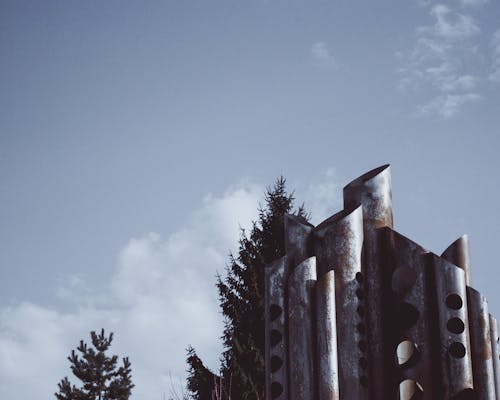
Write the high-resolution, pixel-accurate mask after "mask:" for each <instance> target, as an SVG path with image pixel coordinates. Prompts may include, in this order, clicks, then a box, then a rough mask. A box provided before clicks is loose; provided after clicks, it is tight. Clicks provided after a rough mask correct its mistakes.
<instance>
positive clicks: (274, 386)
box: [271, 382, 283, 399]
mask: <svg viewBox="0 0 500 400" xmlns="http://www.w3.org/2000/svg"><path fill="white" fill-rule="evenodd" d="M281 393H283V386H281V383H279V382H273V383H271V397H272V398H273V399H275V398H276V397H278V396H279V395H280V394H281Z"/></svg>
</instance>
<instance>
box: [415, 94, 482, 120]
mask: <svg viewBox="0 0 500 400" xmlns="http://www.w3.org/2000/svg"><path fill="white" fill-rule="evenodd" d="M478 100H481V96H480V95H479V94H477V93H466V94H448V95H442V96H437V97H436V98H434V99H433V100H431V101H430V102H429V103H427V104H424V105H421V106H419V107H418V109H419V113H420V114H421V115H426V116H430V115H438V116H440V117H443V118H450V117H453V116H454V115H455V114H457V112H458V111H459V110H460V108H461V107H462V106H463V105H464V104H466V103H470V102H476V101H478Z"/></svg>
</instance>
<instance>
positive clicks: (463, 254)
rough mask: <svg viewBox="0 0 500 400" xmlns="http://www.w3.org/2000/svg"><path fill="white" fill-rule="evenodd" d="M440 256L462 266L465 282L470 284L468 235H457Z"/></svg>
mask: <svg viewBox="0 0 500 400" xmlns="http://www.w3.org/2000/svg"><path fill="white" fill-rule="evenodd" d="M441 257H442V258H444V259H445V260H447V261H449V262H451V263H452V264H455V265H456V266H457V267H460V268H462V269H463V270H464V272H465V284H466V285H467V286H470V285H471V281H470V254H469V237H468V236H467V235H463V236H461V237H459V238H458V239H457V240H455V241H454V242H453V243H452V244H450V245H449V246H448V248H447V249H446V250H445V251H444V252H443V254H441Z"/></svg>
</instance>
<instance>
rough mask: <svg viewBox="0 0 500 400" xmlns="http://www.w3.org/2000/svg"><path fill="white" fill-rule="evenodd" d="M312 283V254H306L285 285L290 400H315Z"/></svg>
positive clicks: (314, 267) (314, 272)
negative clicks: (286, 285)
mask: <svg viewBox="0 0 500 400" xmlns="http://www.w3.org/2000/svg"><path fill="white" fill-rule="evenodd" d="M315 286H316V257H310V258H307V259H305V260H304V261H302V262H301V263H300V264H299V265H298V266H297V267H296V268H295V269H294V270H293V271H292V272H291V273H290V280H289V287H288V295H289V303H288V337H289V371H290V380H289V398H290V399H292V400H314V399H316V393H315V380H316V374H315V371H316V365H315V364H316V363H315V334H314V331H315V330H314V328H313V325H314V305H315V292H314V291H315Z"/></svg>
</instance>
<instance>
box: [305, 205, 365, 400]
mask: <svg viewBox="0 0 500 400" xmlns="http://www.w3.org/2000/svg"><path fill="white" fill-rule="evenodd" d="M313 243H314V247H313V250H314V254H316V259H317V267H318V274H319V276H322V275H324V274H326V273H328V271H330V270H334V271H335V299H336V308H337V343H338V359H339V363H340V364H341V365H342V366H343V368H342V370H341V371H340V373H339V388H340V389H339V391H340V392H339V393H340V399H352V400H358V399H366V398H367V397H366V396H367V394H368V391H367V388H366V383H367V370H366V368H367V366H366V346H364V345H363V343H365V342H366V327H365V321H364V318H363V314H362V313H363V310H364V308H365V305H364V287H363V284H364V278H363V274H362V272H361V251H362V248H363V209H362V207H361V206H358V207H356V208H355V209H354V210H350V211H347V212H346V211H341V212H340V213H337V214H335V215H334V216H333V217H331V218H329V219H327V220H325V221H324V222H322V223H321V224H320V225H318V226H317V227H316V228H315V229H314V231H313ZM318 306H319V304H318ZM360 314H361V315H360ZM345 316H350V318H345ZM360 344H361V345H360Z"/></svg>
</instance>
